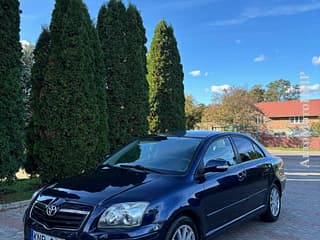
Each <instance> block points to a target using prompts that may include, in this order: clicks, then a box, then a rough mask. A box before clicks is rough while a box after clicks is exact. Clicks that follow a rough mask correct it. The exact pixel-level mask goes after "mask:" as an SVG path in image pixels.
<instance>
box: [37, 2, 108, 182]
mask: <svg viewBox="0 0 320 240" xmlns="http://www.w3.org/2000/svg"><path fill="white" fill-rule="evenodd" d="M50 35H51V41H50V54H49V60H48V65H47V66H46V70H45V74H44V81H43V82H42V83H41V90H40V93H39V103H40V105H39V106H38V107H39V109H38V110H37V111H39V113H38V116H39V118H38V119H36V118H35V119H34V121H33V124H34V126H36V128H37V129H38V130H39V131H38V133H37V134H38V136H39V141H36V142H35V143H34V146H33V154H34V155H36V156H37V159H39V161H38V162H37V165H38V172H39V174H40V176H41V178H42V180H43V181H53V180H57V179H61V178H64V177H68V176H72V175H75V174H79V173H81V172H83V171H84V170H86V169H89V168H92V167H94V166H95V164H96V163H97V162H98V161H99V160H100V159H101V157H102V155H103V152H104V151H106V149H107V147H108V144H107V142H106V140H104V141H103V142H101V140H102V138H101V135H100V134H105V135H107V132H105V131H106V129H107V128H106V126H107V122H106V121H107V119H106V118H105V119H102V118H101V115H104V116H106V112H105V111H106V108H105V107H103V106H100V105H99V104H100V103H101V101H104V99H105V96H104V94H105V90H104V84H103V80H102V76H101V74H100V70H99V69H98V68H99V66H100V64H101V63H98V61H99V59H100V58H99V56H100V55H101V52H100V51H101V49H100V46H99V43H98V42H97V40H98V38H97V36H96V34H95V30H94V29H93V26H92V22H91V20H90V16H89V14H88V10H87V8H86V6H85V5H84V4H83V2H82V1H81V0H56V4H55V9H54V11H53V14H52V21H51V24H50ZM97 57H98V58H97ZM38 107H36V108H38ZM36 108H35V109H36ZM102 126H103V127H102Z"/></svg>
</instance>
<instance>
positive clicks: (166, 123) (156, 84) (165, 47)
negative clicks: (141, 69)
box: [147, 20, 185, 133]
mask: <svg viewBox="0 0 320 240" xmlns="http://www.w3.org/2000/svg"><path fill="white" fill-rule="evenodd" d="M147 60H148V64H147V69H148V75H147V80H148V82H149V88H150V90H149V104H150V115H149V124H150V132H151V133H158V132H171V131H180V130H185V112H184V104H185V102H184V101H185V99H184V86H183V69H182V64H181V63H180V54H179V50H178V47H177V41H176V39H175V36H174V32H173V28H172V27H171V26H168V25H167V23H166V22H165V21H163V20H162V21H160V22H159V23H158V25H157V26H156V29H155V31H154V36H153V39H152V42H151V47H150V51H149V53H148V57H147Z"/></svg>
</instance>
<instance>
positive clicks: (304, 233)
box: [0, 155, 320, 240]
mask: <svg viewBox="0 0 320 240" xmlns="http://www.w3.org/2000/svg"><path fill="white" fill-rule="evenodd" d="M281 157H282V158H283V159H284V161H285V170H286V174H287V178H288V179H287V185H286V191H285V193H284V196H283V199H282V211H281V214H280V217H279V220H278V221H277V222H275V223H263V222H261V221H260V220H259V219H258V218H254V219H252V220H249V221H247V222H242V223H239V224H238V225H235V226H234V227H232V228H230V229H229V230H227V231H225V232H223V233H221V234H220V235H218V236H217V237H216V238H215V239H216V240H248V239H252V240H277V239H281V240H317V239H320V156H312V157H310V160H309V162H308V161H305V160H307V159H306V158H303V156H302V155H300V156H298V155H296V156H293V155H291V156H281ZM303 161H304V162H303ZM301 162H303V164H301ZM24 210H25V207H20V208H16V209H11V210H6V211H0V240H7V239H11V240H22V239H23V224H22V216H23V213H24Z"/></svg>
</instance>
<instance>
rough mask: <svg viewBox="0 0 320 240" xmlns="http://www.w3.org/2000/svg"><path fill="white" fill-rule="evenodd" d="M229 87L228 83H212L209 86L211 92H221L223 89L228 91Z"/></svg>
mask: <svg viewBox="0 0 320 240" xmlns="http://www.w3.org/2000/svg"><path fill="white" fill-rule="evenodd" d="M230 88H231V86H230V85H228V84H224V85H212V86H211V92H213V93H223V92H224V91H228V90H229V89H230Z"/></svg>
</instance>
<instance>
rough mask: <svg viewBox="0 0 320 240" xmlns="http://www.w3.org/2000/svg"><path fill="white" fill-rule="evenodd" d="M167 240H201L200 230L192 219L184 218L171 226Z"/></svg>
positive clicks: (180, 218)
mask: <svg viewBox="0 0 320 240" xmlns="http://www.w3.org/2000/svg"><path fill="white" fill-rule="evenodd" d="M165 240H200V238H199V233H198V229H197V227H196V225H195V224H194V222H193V221H192V219H191V218H189V217H187V216H182V217H179V218H178V219H176V220H175V221H174V222H173V223H172V224H171V226H170V227H169V230H168V232H167V234H166V237H165Z"/></svg>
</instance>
